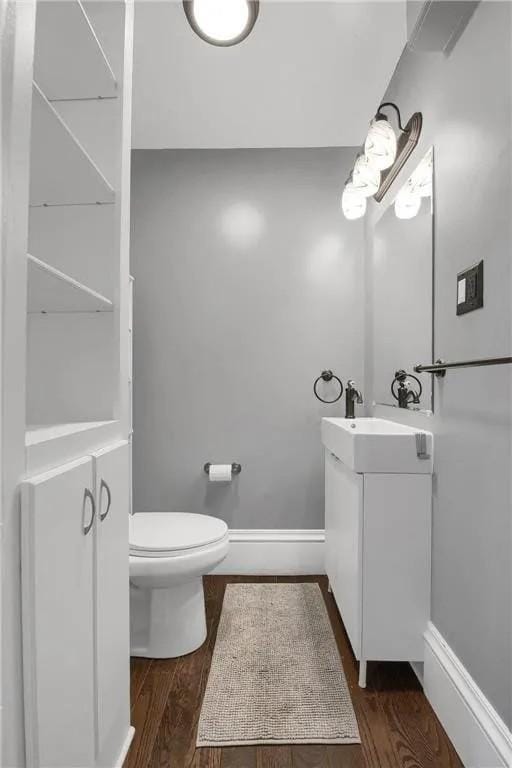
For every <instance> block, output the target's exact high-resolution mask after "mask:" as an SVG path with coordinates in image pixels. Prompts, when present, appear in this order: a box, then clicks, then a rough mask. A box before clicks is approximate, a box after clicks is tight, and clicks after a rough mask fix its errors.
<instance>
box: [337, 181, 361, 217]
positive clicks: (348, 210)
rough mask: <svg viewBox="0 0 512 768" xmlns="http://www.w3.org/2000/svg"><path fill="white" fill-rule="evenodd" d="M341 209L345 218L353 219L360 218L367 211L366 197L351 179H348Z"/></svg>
mask: <svg viewBox="0 0 512 768" xmlns="http://www.w3.org/2000/svg"><path fill="white" fill-rule="evenodd" d="M341 209H342V211H343V214H344V216H345V218H346V219H350V220H351V221H353V220H354V219H360V218H361V217H362V216H364V215H365V213H366V197H365V196H364V195H363V194H361V192H360V190H359V189H358V188H357V187H355V186H354V184H353V183H352V181H351V180H349V181H347V183H346V184H345V187H344V189H343V194H342V196H341Z"/></svg>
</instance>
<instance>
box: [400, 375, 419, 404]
mask: <svg viewBox="0 0 512 768" xmlns="http://www.w3.org/2000/svg"><path fill="white" fill-rule="evenodd" d="M410 385H411V382H410V381H402V382H400V384H399V385H398V407H399V408H407V406H408V405H409V403H414V405H418V404H419V402H420V399H419V397H418V395H417V394H416V392H415V391H414V389H412V387H411V386H410Z"/></svg>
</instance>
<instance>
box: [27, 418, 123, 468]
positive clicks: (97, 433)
mask: <svg viewBox="0 0 512 768" xmlns="http://www.w3.org/2000/svg"><path fill="white" fill-rule="evenodd" d="M122 437H123V433H122V431H121V424H120V422H119V421H112V420H109V421H73V422H69V423H61V424H41V425H38V424H36V425H27V428H26V430H25V455H26V465H27V466H26V469H27V474H28V475H31V474H32V475H33V474H35V473H37V472H42V471H45V470H47V469H49V468H51V467H56V466H59V464H64V463H65V462H66V461H72V460H73V459H76V458H78V457H79V456H84V455H86V454H87V453H91V452H92V451H94V450H97V449H98V448H100V447H101V446H103V445H108V444H109V443H111V442H114V441H115V440H116V439H122Z"/></svg>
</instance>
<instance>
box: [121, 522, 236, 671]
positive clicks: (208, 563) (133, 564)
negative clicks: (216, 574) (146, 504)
mask: <svg viewBox="0 0 512 768" xmlns="http://www.w3.org/2000/svg"><path fill="white" fill-rule="evenodd" d="M228 548H229V539H228V527H227V525H226V523H225V522H224V521H223V520H219V519H217V518H215V517H210V516H209V515H197V514H191V513H190V514H189V513H178V512H138V513H136V514H134V515H131V517H130V644H131V655H132V656H144V657H146V658H151V659H168V658H173V657H175V656H183V655H184V654H186V653H191V652H192V651H195V650H196V648H199V646H201V645H202V644H203V643H204V641H205V639H206V614H205V605H204V593H203V581H202V577H203V576H204V575H205V574H206V573H209V572H210V571H212V570H213V569H214V568H215V566H216V565H218V564H219V563H220V562H222V560H224V558H225V557H226V555H227V553H228Z"/></svg>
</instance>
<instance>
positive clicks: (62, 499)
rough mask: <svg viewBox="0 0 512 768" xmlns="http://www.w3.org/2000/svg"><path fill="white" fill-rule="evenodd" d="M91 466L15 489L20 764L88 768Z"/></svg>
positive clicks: (69, 467) (75, 466) (84, 463)
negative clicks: (18, 511)
mask: <svg viewBox="0 0 512 768" xmlns="http://www.w3.org/2000/svg"><path fill="white" fill-rule="evenodd" d="M92 480H93V477H92V460H91V459H90V458H89V457H87V458H83V459H79V460H78V461H74V462H71V463H70V464H65V465H64V466H62V467H59V468H58V469H56V470H52V471H51V472H46V473H45V474H42V475H39V476H37V477H34V478H32V479H30V480H28V481H26V482H25V483H23V486H22V598H23V604H22V626H23V677H24V694H25V726H26V749H27V764H28V765H30V766H33V767H36V768H37V766H51V768H70V766H73V768H91V766H92V765H94V656H93V653H94V637H93V618H94V616H93V521H94V510H95V505H94V496H93V494H92V488H93V486H92Z"/></svg>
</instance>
